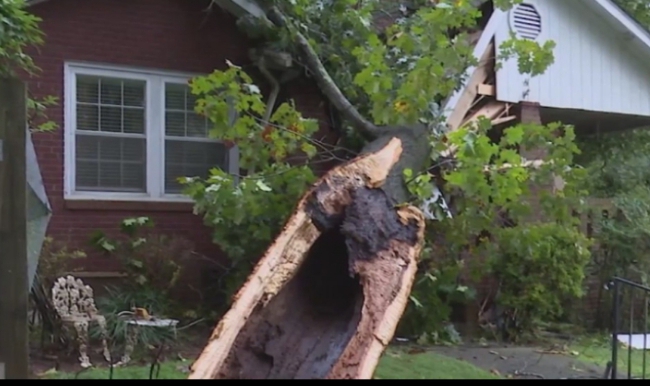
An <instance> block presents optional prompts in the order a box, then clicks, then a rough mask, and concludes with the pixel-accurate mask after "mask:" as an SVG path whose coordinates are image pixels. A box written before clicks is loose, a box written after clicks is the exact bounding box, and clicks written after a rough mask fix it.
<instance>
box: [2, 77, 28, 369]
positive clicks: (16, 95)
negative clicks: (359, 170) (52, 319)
mask: <svg viewBox="0 0 650 386" xmlns="http://www.w3.org/2000/svg"><path fill="white" fill-rule="evenodd" d="M26 95H27V94H26V90H25V85H24V83H23V82H21V81H19V80H16V79H6V78H0V141H1V145H0V148H1V152H0V153H1V154H2V158H1V159H0V178H1V179H2V183H1V184H0V186H2V190H0V202H1V203H2V204H1V210H0V251H2V253H0V362H2V363H4V367H5V378H6V379H27V377H28V375H29V373H28V362H29V357H28V338H27V333H28V331H27V324H28V317H27V307H28V280H27V169H26V158H27V157H26V137H27V132H26V130H27V104H26V101H27V99H26Z"/></svg>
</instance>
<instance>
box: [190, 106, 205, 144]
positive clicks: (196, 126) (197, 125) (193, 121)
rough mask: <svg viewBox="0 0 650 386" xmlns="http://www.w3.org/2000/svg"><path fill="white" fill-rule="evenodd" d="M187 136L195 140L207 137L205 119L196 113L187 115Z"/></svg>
mask: <svg viewBox="0 0 650 386" xmlns="http://www.w3.org/2000/svg"><path fill="white" fill-rule="evenodd" d="M187 136H188V137H195V138H207V137H208V124H207V121H206V119H205V117H202V116H200V115H199V114H197V113H192V112H189V113H187Z"/></svg>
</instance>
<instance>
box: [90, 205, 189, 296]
mask: <svg viewBox="0 0 650 386" xmlns="http://www.w3.org/2000/svg"><path fill="white" fill-rule="evenodd" d="M153 227H154V223H153V221H151V219H149V218H148V217H138V218H128V219H125V220H123V221H122V223H121V226H120V230H121V233H122V237H120V238H118V239H110V238H108V237H107V236H106V235H105V234H104V233H103V232H100V231H98V232H95V234H94V235H93V237H92V240H91V241H92V243H93V245H94V246H95V247H97V248H98V249H99V250H101V251H103V252H104V253H106V254H108V255H110V256H115V257H116V258H118V259H119V260H120V262H121V263H122V267H123V269H124V271H125V272H126V274H127V275H128V282H129V285H130V286H132V287H133V288H132V292H134V293H135V292H138V291H145V292H146V291H156V292H157V293H159V294H160V295H161V296H168V295H169V293H170V291H171V290H172V289H173V288H174V286H175V285H176V283H177V281H178V278H179V277H180V274H181V271H182V267H183V264H184V263H186V262H187V261H188V260H189V259H190V257H191V256H192V254H193V253H194V252H193V246H192V244H191V243H190V242H189V241H187V240H186V239H184V238H180V237H176V236H171V237H170V236H165V235H160V234H157V233H154V232H152V231H151V229H152V228H153Z"/></svg>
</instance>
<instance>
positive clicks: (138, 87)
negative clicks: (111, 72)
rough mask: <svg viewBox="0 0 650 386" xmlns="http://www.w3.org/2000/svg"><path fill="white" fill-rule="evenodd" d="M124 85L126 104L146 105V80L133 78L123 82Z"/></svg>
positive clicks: (132, 105) (133, 105)
mask: <svg viewBox="0 0 650 386" xmlns="http://www.w3.org/2000/svg"><path fill="white" fill-rule="evenodd" d="M123 87H124V91H123V93H124V101H123V103H124V106H131V107H144V94H145V91H144V88H145V83H144V82H138V81H133V80H128V81H127V80H125V81H124V82H123Z"/></svg>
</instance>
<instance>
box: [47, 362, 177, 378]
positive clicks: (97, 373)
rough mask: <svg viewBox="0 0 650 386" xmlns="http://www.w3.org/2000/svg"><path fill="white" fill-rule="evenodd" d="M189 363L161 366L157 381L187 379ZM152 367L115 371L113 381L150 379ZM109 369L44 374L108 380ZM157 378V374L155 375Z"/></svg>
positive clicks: (49, 376) (128, 367) (173, 363)
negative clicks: (184, 369)
mask: <svg viewBox="0 0 650 386" xmlns="http://www.w3.org/2000/svg"><path fill="white" fill-rule="evenodd" d="M188 364H189V362H165V363H162V364H161V365H160V373H159V374H158V378H157V379H186V378H187V373H186V372H183V371H182V369H183V367H187V366H188ZM149 369H150V366H126V367H117V368H115V369H113V379H149ZM108 376H109V369H108V368H106V367H93V368H90V369H87V370H85V371H83V372H81V373H79V375H78V376H77V373H50V374H44V378H47V379H75V377H77V379H108ZM154 376H155V374H154Z"/></svg>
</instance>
